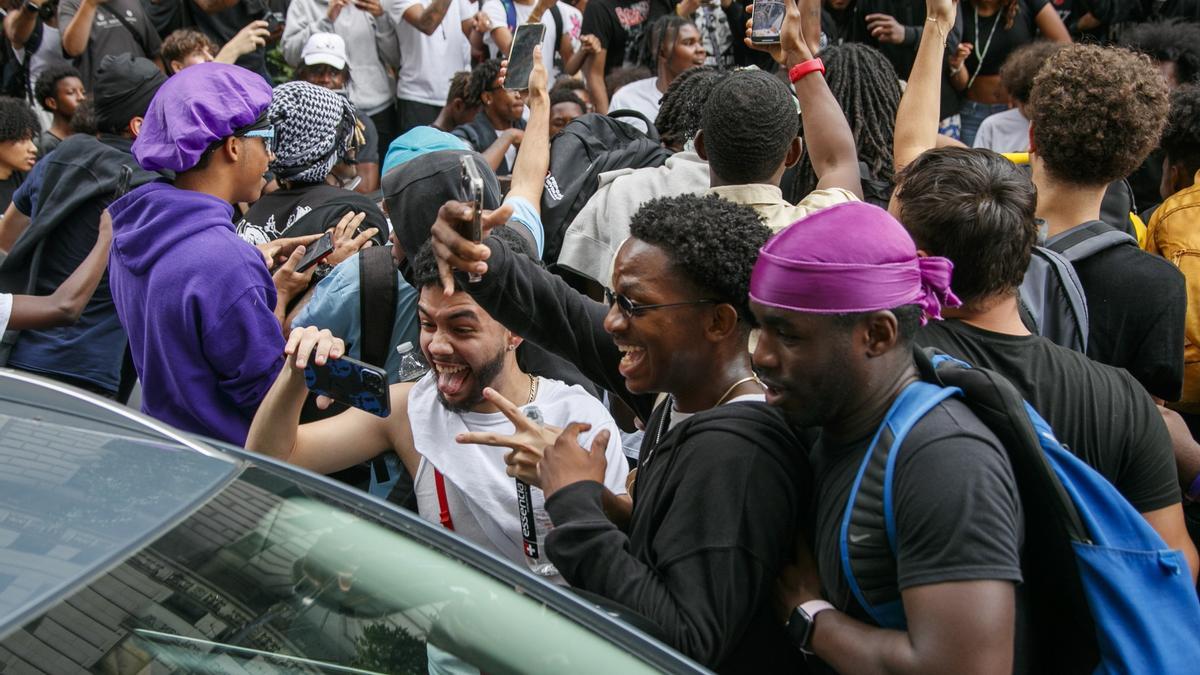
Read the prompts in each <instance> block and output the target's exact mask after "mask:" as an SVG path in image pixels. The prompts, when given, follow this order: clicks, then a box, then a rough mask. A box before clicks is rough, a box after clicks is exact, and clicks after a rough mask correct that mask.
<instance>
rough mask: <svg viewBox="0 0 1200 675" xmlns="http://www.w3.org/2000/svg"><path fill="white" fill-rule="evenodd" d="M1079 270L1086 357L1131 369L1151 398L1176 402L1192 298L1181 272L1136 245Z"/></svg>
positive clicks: (1084, 264) (1116, 249)
mask: <svg viewBox="0 0 1200 675" xmlns="http://www.w3.org/2000/svg"><path fill="white" fill-rule="evenodd" d="M1075 272H1076V274H1078V275H1079V281H1080V283H1081V284H1082V285H1083V292H1084V294H1085V295H1086V296H1087V303H1088V323H1089V326H1088V349H1087V355H1088V356H1090V357H1092V358H1093V359H1095V360H1096V361H1099V362H1101V363H1107V364H1108V365H1110V366H1116V367H1118V368H1124V369H1125V370H1128V371H1129V374H1130V375H1133V377H1134V379H1136V380H1137V381H1138V382H1141V383H1142V386H1143V387H1145V388H1146V390H1147V391H1149V392H1150V394H1151V395H1153V396H1156V397H1158V398H1161V399H1163V400H1166V401H1176V400H1178V399H1179V394H1180V392H1181V390H1182V388H1183V326H1184V320H1185V318H1186V317H1187V301H1188V300H1187V284H1186V282H1185V280H1184V278H1183V273H1181V272H1180V271H1179V269H1178V268H1176V267H1175V266H1174V265H1172V264H1171V263H1169V262H1167V261H1166V260H1165V259H1163V258H1161V257H1159V256H1156V255H1151V254H1149V253H1146V252H1145V251H1143V250H1141V249H1139V248H1138V247H1137V246H1134V245H1128V246H1126V245H1122V246H1114V247H1112V248H1110V249H1107V250H1104V251H1100V252H1099V253H1096V254H1094V255H1091V256H1089V257H1087V258H1085V259H1083V260H1080V261H1078V262H1076V263H1075Z"/></svg>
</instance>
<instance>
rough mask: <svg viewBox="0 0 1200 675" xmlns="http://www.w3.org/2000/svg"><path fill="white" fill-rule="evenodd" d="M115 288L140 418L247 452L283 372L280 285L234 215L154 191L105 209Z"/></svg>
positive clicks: (205, 199)
mask: <svg viewBox="0 0 1200 675" xmlns="http://www.w3.org/2000/svg"><path fill="white" fill-rule="evenodd" d="M109 211H110V212H111V213H112V217H113V246H112V252H111V254H110V255H109V267H108V275H109V284H110V286H111V287H112V296H113V300H114V302H115V303H116V307H117V315H118V316H119V317H120V319H121V324H122V325H123V326H124V327H125V332H126V333H128V335H129V347H130V350H131V351H132V352H133V363H134V365H135V366H136V367H137V372H138V376H139V377H140V378H141V381H142V411H143V412H145V413H146V414H148V415H150V416H151V417H154V418H156V419H159V420H162V421H164V422H167V423H168V424H171V425H173V426H175V427H178V428H180V429H183V430H184V431H190V432H194V433H199V434H204V435H206V436H211V437H213V438H217V439H220V440H223V441H228V442H230V443H234V444H237V445H239V446H240V445H244V444H245V442H246V432H247V431H248V430H249V428H250V420H251V419H253V418H254V412H255V410H256V409H257V408H258V404H259V403H260V402H261V401H262V399H263V396H264V395H265V394H266V393H267V389H268V388H270V386H271V383H272V382H274V380H275V376H276V375H277V374H278V373H279V369H280V367H281V366H282V365H283V345H284V340H283V334H282V332H281V331H280V328H279V322H278V321H277V320H276V319H275V313H274V307H275V285H274V283H273V282H272V281H271V275H270V273H269V272H268V271H267V267H266V265H265V264H264V263H263V258H262V255H261V254H260V253H259V252H258V250H257V249H255V248H254V247H253V246H251V245H250V244H247V243H246V242H244V241H242V240H241V239H239V238H238V236H237V234H236V233H235V232H234V227H233V222H232V216H233V207H231V206H230V205H229V204H227V203H225V202H224V201H222V200H220V199H217V198H216V197H213V196H211V195H207V194H204V193H202V192H193V191H190V190H180V189H178V188H175V187H172V186H170V185H167V184H166V183H149V184H147V185H143V186H141V187H139V188H137V189H136V190H134V191H132V192H130V193H129V194H127V195H125V196H124V197H122V198H121V199H119V200H117V201H116V202H114V203H113V204H112V206H110V207H109Z"/></svg>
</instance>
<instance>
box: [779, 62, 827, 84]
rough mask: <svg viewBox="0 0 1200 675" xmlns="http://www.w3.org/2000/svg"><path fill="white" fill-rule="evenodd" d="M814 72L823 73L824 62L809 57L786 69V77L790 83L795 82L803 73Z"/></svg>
mask: <svg viewBox="0 0 1200 675" xmlns="http://www.w3.org/2000/svg"><path fill="white" fill-rule="evenodd" d="M814 72H819V73H821V74H822V75H824V74H825V64H824V63H821V59H809V60H807V61H803V62H801V63H797V64H796V65H794V66H792V69H791V70H789V71H788V79H789V80H791V81H792V84H796V83H797V82H799V81H800V79H801V78H803V77H804V76H805V75H808V74H809V73H814Z"/></svg>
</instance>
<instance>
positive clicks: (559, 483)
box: [538, 422, 610, 499]
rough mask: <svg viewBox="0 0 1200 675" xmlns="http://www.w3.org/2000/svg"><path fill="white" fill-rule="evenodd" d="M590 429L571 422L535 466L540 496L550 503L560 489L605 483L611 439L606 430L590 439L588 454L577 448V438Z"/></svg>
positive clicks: (586, 425)
mask: <svg viewBox="0 0 1200 675" xmlns="http://www.w3.org/2000/svg"><path fill="white" fill-rule="evenodd" d="M591 428H592V425H590V424H584V423H581V422H572V423H570V424H568V425H567V428H566V429H563V431H562V433H561V434H559V435H558V439H557V440H555V441H554V445H552V446H550V447H548V448H546V450H545V452H544V453H542V460H541V461H540V462H538V474H539V479H540V486H541V488H542V492H544V493H545V494H546V498H547V499H549V498H550V496H551V495H553V494H554V493H555V492H558V491H559V490H561V489H562V488H564V487H566V486H568V485H571V484H572V483H578V482H581V481H595V482H597V483H600V484H603V483H604V472H605V471H606V470H607V469H608V459H607V458H606V457H605V456H604V451H605V448H607V447H608V438H609V436H610V434H609V432H608V430H607V429H602V430H601V431H600V433H598V434H596V437H595V438H593V439H592V449H591V451H588V450H585V449H584V448H583V446H581V445H580V444H579V435H580V434H582V433H583V432H585V431H588V430H589V429H591Z"/></svg>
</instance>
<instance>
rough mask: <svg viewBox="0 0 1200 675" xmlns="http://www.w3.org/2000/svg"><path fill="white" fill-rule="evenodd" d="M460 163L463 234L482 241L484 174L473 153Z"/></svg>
mask: <svg viewBox="0 0 1200 675" xmlns="http://www.w3.org/2000/svg"><path fill="white" fill-rule="evenodd" d="M518 30H520V28H519V27H518ZM459 163H460V166H461V168H462V198H463V201H466V202H470V203H471V223H470V225H468V226H467V231H466V232H462V233H461V234H462V236H464V237H466V238H468V239H470V240H471V241H474V242H480V241H483V175H482V174H480V173H479V167H478V166H476V165H475V159H474V157H472V156H471V155H463V156H462V157H460V158H459ZM482 278H483V277H481V276H479V275H478V274H476V273H474V272H471V273H470V274H468V275H467V280H468V281H479V280H480V279H482Z"/></svg>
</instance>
